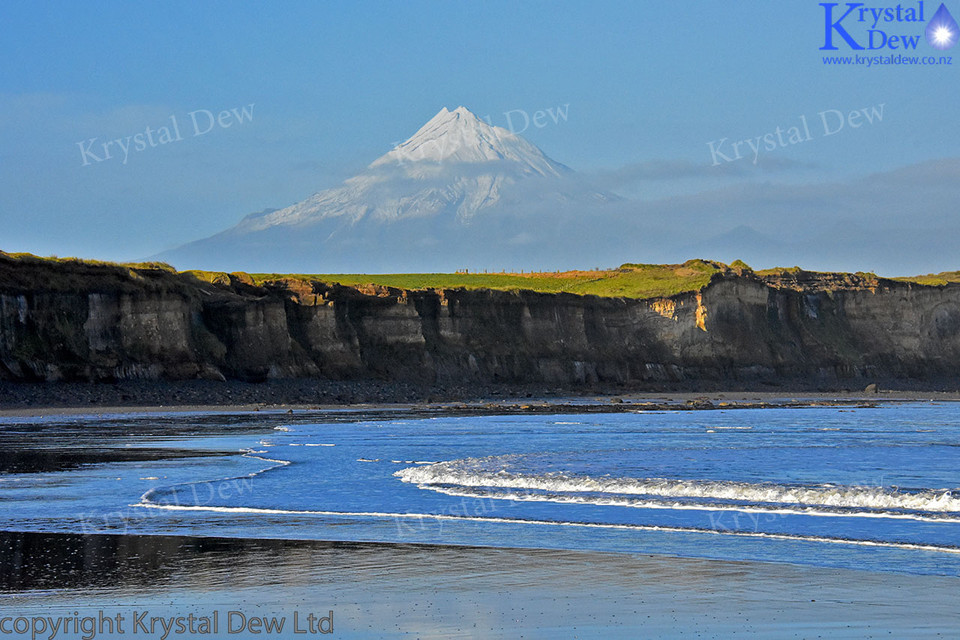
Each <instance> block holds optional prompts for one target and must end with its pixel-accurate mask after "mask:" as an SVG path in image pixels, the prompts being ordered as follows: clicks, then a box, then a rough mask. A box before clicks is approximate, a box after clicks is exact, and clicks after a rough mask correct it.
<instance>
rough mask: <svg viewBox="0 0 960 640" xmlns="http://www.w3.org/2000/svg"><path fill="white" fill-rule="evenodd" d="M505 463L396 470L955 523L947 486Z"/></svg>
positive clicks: (601, 494) (615, 495)
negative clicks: (673, 475)
mask: <svg viewBox="0 0 960 640" xmlns="http://www.w3.org/2000/svg"><path fill="white" fill-rule="evenodd" d="M506 466H507V465H505V464H504V458H502V457H491V458H467V459H463V460H452V461H447V462H438V463H436V464H431V465H426V466H418V467H409V468H406V469H402V470H400V471H397V472H396V473H395V474H394V475H395V476H397V477H399V478H400V479H401V480H402V481H403V482H408V483H412V484H416V485H418V486H419V487H420V488H423V489H431V490H434V491H437V492H440V493H445V494H448V495H456V496H466V497H484V498H499V499H507V500H517V501H547V502H564V503H582V504H598V505H611V506H626V507H637V508H657V509H663V508H670V509H700V510H718V509H720V510H722V509H734V510H739V511H765V512H780V513H802V514H811V515H842V516H870V517H898V518H911V519H921V520H937V521H956V522H960V493H958V495H957V496H955V495H954V494H953V492H952V491H951V490H949V489H920V490H908V489H899V488H891V487H871V486H858V485H833V484H817V485H780V484H773V483H749V482H730V481H710V480H683V479H668V478H616V477H609V476H599V477H598V476H589V475H572V474H565V473H563V472H547V473H541V474H530V473H518V472H513V471H508V470H507V469H506V468H505V467H506ZM496 467H499V468H496Z"/></svg>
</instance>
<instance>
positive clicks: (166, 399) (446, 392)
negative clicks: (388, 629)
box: [0, 379, 960, 416]
mask: <svg viewBox="0 0 960 640" xmlns="http://www.w3.org/2000/svg"><path fill="white" fill-rule="evenodd" d="M862 385H863V383H862V382H859V383H853V382H851V384H850V385H849V386H848V387H836V388H819V387H817V386H803V385H792V386H791V385H784V386H777V387H772V386H770V385H762V384H757V385H754V386H740V385H734V384H733V383H732V382H731V383H730V384H729V385H726V384H720V383H716V384H714V385H713V386H710V387H703V388H702V389H701V388H699V387H697V386H696V385H693V384H692V383H691V384H686V385H681V384H678V385H675V386H673V387H667V386H663V387H655V386H651V387H647V388H630V387H620V386H617V385H607V386H600V387H595V388H592V387H577V388H561V387H554V386H549V385H509V384H498V385H492V384H486V385H453V386H429V385H413V384H406V383H396V382H385V381H346V382H345V381H331V380H300V379H298V380H271V381H266V382H258V383H246V382H240V381H227V382H216V381H209V380H187V381H166V382H161V381H125V382H118V383H79V382H72V383H71V382H58V383H12V382H2V381H0V415H8V416H18V415H47V414H50V413H51V412H53V411H56V412H57V413H62V414H73V413H85V414H90V413H108V412H109V413H115V412H118V411H133V410H138V411H156V410H164V411H169V410H178V411H213V410H224V409H229V410H235V411H255V410H258V409H259V410H262V409H284V410H287V409H294V410H304V409H316V408H344V407H355V406H358V405H363V406H374V407H379V406H384V407H385V406H395V407H409V406H426V405H441V404H451V403H470V404H476V403H487V402H492V403H496V402H533V401H547V402H551V401H558V400H563V399H571V398H576V399H580V400H583V401H591V400H592V401H596V402H601V403H610V402H612V401H616V400H618V399H625V400H626V399H631V400H632V401H634V402H641V401H646V402H662V401H667V400H671V401H674V402H679V403H683V402H686V401H688V400H698V399H708V400H710V401H712V402H714V403H719V402H724V401H727V402H756V401H771V402H772V401H781V400H785V399H786V400H789V399H795V398H804V399H810V400H833V399H839V400H848V401H856V400H867V401H877V400H890V401H925V400H960V391H958V388H960V381H955V380H950V381H939V382H937V383H936V384H934V383H930V385H929V386H922V385H920V384H919V383H917V382H915V381H906V382H898V383H896V384H893V383H891V384H890V385H881V386H880V388H879V391H878V392H877V393H866V392H865V391H864V386H862Z"/></svg>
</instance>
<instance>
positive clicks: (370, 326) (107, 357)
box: [0, 262, 960, 386]
mask: <svg viewBox="0 0 960 640" xmlns="http://www.w3.org/2000/svg"><path fill="white" fill-rule="evenodd" d="M953 376H960V286H958V285H947V286H942V287H933V286H922V285H917V284H910V283H903V282H897V281H892V280H885V279H876V278H860V277H857V276H840V275H831V274H809V273H803V272H800V273H797V274H788V275H781V276H777V277H759V276H756V275H754V274H752V273H749V272H747V273H741V274H739V275H737V274H732V273H726V274H724V275H717V276H715V277H714V279H713V280H712V281H711V283H710V284H709V285H708V286H706V287H705V288H703V289H702V290H700V291H695V292H689V293H683V294H679V295H676V296H672V297H669V298H656V299H644V300H632V299H621V298H600V297H593V296H575V295H569V294H543V293H534V292H524V291H520V292H501V291H486V290H462V289H455V290H424V291H419V290H418V291H406V290H400V289H393V288H386V287H375V286H368V287H344V286H339V285H336V284H328V283H320V282H304V281H300V280H278V281H275V282H270V283H267V284H266V285H264V286H262V287H261V286H253V285H252V283H251V282H250V281H249V280H246V279H244V278H243V277H242V276H236V275H235V276H225V277H223V278H221V279H220V280H219V281H218V282H215V283H210V282H205V281H201V280H198V279H196V278H194V277H193V276H191V275H189V274H177V273H172V272H170V271H165V270H162V269H127V268H124V267H116V266H94V265H88V264H82V265H80V264H77V263H60V264H56V263H54V264H40V263H29V262H28V263H23V264H16V263H7V262H5V263H4V264H3V265H0V379H6V380H20V381H26V380H33V381H44V380H46V381H52V380H91V381H115V380H124V379H138V378H139V379H178V380H179V379H191V378H211V379H223V378H227V379H240V380H250V381H257V380H264V379H268V378H296V377H314V378H326V379H336V380H343V379H385V380H396V381H404V382H416V383H427V384H430V383H440V384H449V383H458V384H459V383H469V382H482V383H489V382H506V383H549V384H558V385H565V386H566V385H571V386H576V385H581V384H593V383H645V382H646V383H651V382H663V381H699V380H702V381H716V382H718V383H721V384H722V383H723V382H726V381H734V380H735V381H743V382H746V383H749V382H750V381H774V382H776V381H787V380H800V379H802V380H823V381H824V382H827V383H830V382H836V381H838V380H845V379H857V378H913V379H932V378H944V377H953Z"/></svg>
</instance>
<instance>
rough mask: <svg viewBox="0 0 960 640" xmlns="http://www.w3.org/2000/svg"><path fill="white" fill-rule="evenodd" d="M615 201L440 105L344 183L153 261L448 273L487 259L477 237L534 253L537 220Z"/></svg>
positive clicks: (523, 144)
mask: <svg viewBox="0 0 960 640" xmlns="http://www.w3.org/2000/svg"><path fill="white" fill-rule="evenodd" d="M618 201H620V198H618V197H617V196H614V195H611V194H607V193H603V192H601V191H599V190H596V189H594V188H593V187H591V186H590V185H588V184H586V183H585V182H583V180H582V179H580V178H579V177H578V176H577V175H576V174H575V172H573V171H572V170H571V169H569V168H568V167H566V166H564V165H562V164H560V163H558V162H555V161H554V160H551V159H550V158H549V157H547V156H546V155H545V154H544V153H543V152H542V151H541V150H540V149H538V148H537V147H536V146H534V145H533V144H531V143H530V142H528V141H526V140H524V139H523V138H522V137H520V136H518V135H516V134H514V133H512V132H510V131H508V130H507V129H503V128H501V127H496V126H492V125H491V124H488V123H486V122H484V121H483V120H481V119H480V118H478V117H477V116H475V115H474V114H473V113H471V112H470V111H469V110H468V109H466V108H465V107H462V106H461V107H457V108H456V109H454V110H453V111H449V110H448V109H447V108H446V107H444V108H443V109H441V110H440V112H439V113H437V115H435V116H434V117H433V118H431V119H430V120H429V121H428V122H427V123H426V124H425V125H423V126H422V127H421V128H420V130H419V131H417V132H416V133H415V134H414V135H413V136H412V137H410V138H409V139H408V140H406V141H405V142H403V143H402V144H400V145H397V146H396V147H395V148H393V149H392V150H390V151H389V152H388V153H386V154H384V155H383V156H381V157H380V158H377V159H376V160H374V161H373V162H372V163H371V164H370V165H369V166H368V167H367V168H366V169H365V170H364V171H363V172H361V173H360V174H358V175H356V176H354V177H352V178H350V179H348V180H346V181H344V183H343V184H341V185H340V186H338V187H334V188H332V189H327V190H324V191H320V192H319V193H316V194H314V195H312V196H310V197H309V198H307V199H305V200H303V201H301V202H298V203H296V204H293V205H291V206H288V207H286V208H283V209H279V210H275V211H263V212H259V213H256V214H251V215H249V216H247V217H246V218H244V219H243V220H241V221H240V223H239V224H238V225H237V226H235V227H233V228H231V229H228V230H226V231H224V232H222V233H220V234H217V235H215V236H213V237H211V238H208V239H206V240H200V241H197V242H193V243H190V244H188V245H184V246H183V247H180V248H178V249H174V250H172V251H169V252H166V253H165V254H160V256H159V257H160V258H161V259H166V260H169V261H171V262H173V263H174V264H177V265H178V266H180V265H185V266H204V267H209V266H211V265H212V264H220V265H226V264H227V263H229V262H230V260H234V262H233V263H232V265H231V266H232V268H250V267H246V266H243V265H246V264H251V263H255V264H256V265H257V268H259V269H265V268H270V269H273V270H283V269H292V268H294V263H296V268H298V269H302V268H304V267H303V265H304V264H315V265H316V266H315V268H314V270H315V271H319V270H325V271H328V272H329V271H338V270H344V269H348V268H350V267H351V266H353V268H356V267H358V266H362V265H363V262H362V260H360V259H359V258H358V256H357V253H358V252H361V251H362V252H363V253H367V254H368V255H367V259H368V261H369V263H371V264H372V263H377V264H383V265H385V266H381V267H380V268H387V269H393V270H402V269H409V268H413V267H414V266H419V265H423V267H429V266H432V265H436V266H435V267H433V268H437V269H439V268H449V266H447V265H456V264H457V263H456V262H454V260H456V259H458V258H462V256H463V254H464V252H465V251H472V252H473V255H475V259H480V260H483V259H484V258H483V254H482V253H481V252H480V251H479V250H478V248H477V247H476V246H475V245H476V240H477V238H480V237H482V238H483V239H484V242H486V243H488V244H491V245H509V246H516V247H519V246H520V245H524V244H526V245H533V244H536V243H537V242H542V241H543V240H542V236H543V234H544V233H546V232H547V230H546V229H544V223H545V222H546V221H545V220H544V219H543V216H547V215H549V216H552V217H554V218H555V221H559V217H560V216H562V215H564V214H566V215H567V216H568V217H570V216H571V215H572V216H575V217H577V218H587V219H588V218H589V217H590V216H591V215H592V214H593V213H594V210H595V209H596V208H597V207H601V208H602V207H604V206H605V205H607V204H609V203H611V202H618ZM582 222H585V223H586V226H587V227H589V222H588V221H586V220H583V221H582ZM553 231H554V232H557V230H556V229H554V230H553ZM385 245H386V246H385ZM398 246H400V247H406V251H407V252H408V253H409V251H410V247H411V246H420V247H425V246H429V247H444V248H445V251H446V252H447V253H448V254H449V255H447V254H443V253H433V254H432V255H431V256H429V259H427V258H426V257H425V256H422V255H418V256H416V257H417V258H418V259H419V261H417V260H413V259H412V258H411V259H409V260H408V259H407V258H408V257H411V256H409V255H408V254H405V253H403V252H402V251H400V250H399V249H398V248H397V247H398ZM518 250H519V249H518ZM438 251H439V250H438ZM298 252H299V253H298ZM295 254H296V255H295ZM348 254H349V259H348ZM492 255H493V254H492V253H491V256H492ZM387 256H392V258H391V259H392V260H393V262H388V259H387ZM311 261H312V262H311ZM317 263H322V265H320V264H317ZM221 268H227V267H226V266H224V267H221Z"/></svg>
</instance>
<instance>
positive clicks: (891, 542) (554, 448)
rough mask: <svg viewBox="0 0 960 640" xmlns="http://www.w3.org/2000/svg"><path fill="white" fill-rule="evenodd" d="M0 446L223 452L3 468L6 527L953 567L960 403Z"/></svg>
mask: <svg viewBox="0 0 960 640" xmlns="http://www.w3.org/2000/svg"><path fill="white" fill-rule="evenodd" d="M628 409H629V407H628ZM0 444H2V446H3V447H4V449H5V450H6V451H7V454H6V455H7V456H9V455H11V452H16V453H17V455H23V453H24V451H28V452H29V453H30V454H31V455H33V456H37V455H41V454H44V453H46V454H51V455H52V454H54V453H55V454H57V455H60V456H62V455H63V454H64V452H66V453H70V452H71V451H78V450H81V449H85V448H86V449H89V448H91V447H95V448H98V449H102V450H109V451H123V452H126V453H130V450H131V449H134V450H136V449H143V450H150V451H167V450H170V451H173V452H181V451H182V452H193V453H196V452H198V451H200V452H208V453H210V454H216V455H209V456H204V457H179V456H177V455H176V454H174V455H173V457H166V458H164V459H159V460H157V459H153V457H152V456H145V457H146V458H147V459H145V460H131V461H124V462H106V463H102V462H101V463H92V464H88V463H82V464H68V465H60V466H54V467H50V466H49V465H48V466H47V467H42V465H41V468H39V469H34V470H30V471H16V470H14V471H12V472H8V473H4V474H2V475H0V529H3V530H7V531H37V532H75V533H124V534H175V535H189V536H214V537H227V538H255V539H263V538H276V539H297V540H327V541H331V540H332V541H352V542H383V543H424V544H430V545H464V546H471V547H494V548H521V549H523V548H527V549H557V550H568V551H578V552H580V551H589V552H613V553H621V554H650V555H657V556H679V557H687V558H703V559H721V560H734V561H751V562H765V563H783V564H790V565H807V566H815V567H828V568H839V569H856V570H858V571H870V572H878V573H882V572H897V573H904V574H921V575H929V576H950V577H955V576H958V575H960V464H958V463H960V404H954V403H947V402H945V403H906V404H895V403H889V404H884V403H881V404H879V405H878V406H875V407H853V406H815V407H808V408H767V409H717V410H708V411H645V410H637V411H635V412H634V411H629V410H628V411H626V412H623V413H606V414H580V413H570V414H559V415H544V414H536V415H526V414H524V415H472V416H459V417H458V416H455V415H450V414H447V413H438V414H436V415H424V413H423V412H416V411H408V410H402V409H396V410H377V411H374V410H369V409H366V410H355V411H351V410H343V411H336V412H330V411H327V412H313V413H310V412H303V411H298V412H295V413H293V414H288V413H280V412H276V413H270V412H266V411H262V412H257V413H253V412H248V413H245V414H237V413H228V412H222V413H209V412H207V413H167V414H147V413H144V414H127V415H112V416H111V415H107V416H94V415H87V416H69V417H64V416H59V417H50V418H4V419H2V420H0ZM45 459H46V458H45ZM48 462H49V460H48Z"/></svg>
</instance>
